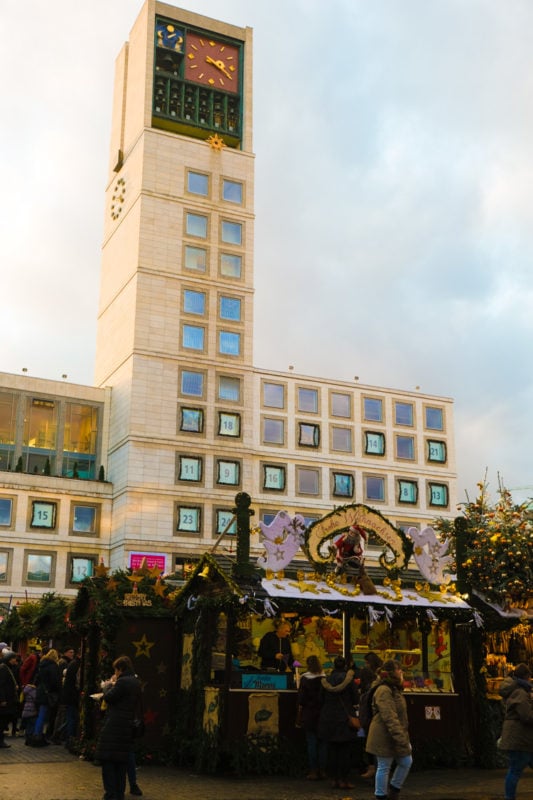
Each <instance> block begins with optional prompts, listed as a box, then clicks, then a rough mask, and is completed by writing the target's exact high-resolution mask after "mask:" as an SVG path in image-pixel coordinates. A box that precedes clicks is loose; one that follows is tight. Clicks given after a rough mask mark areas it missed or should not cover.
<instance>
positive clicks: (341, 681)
mask: <svg viewBox="0 0 533 800" xmlns="http://www.w3.org/2000/svg"><path fill="white" fill-rule="evenodd" d="M354 674H355V673H354V670H353V669H347V666H346V659H344V658H343V657H342V656H337V658H336V659H335V661H334V662H333V670H332V672H331V673H330V675H329V676H328V677H327V678H322V680H321V684H322V705H321V708H320V717H319V720H318V728H317V734H318V738H319V739H323V740H325V741H326V742H327V743H328V751H329V760H330V763H331V768H332V771H333V788H334V789H353V785H352V784H351V783H349V782H348V774H349V772H350V765H351V764H350V762H351V755H352V750H353V747H354V742H355V739H356V736H357V730H356V729H355V728H353V727H352V726H351V725H350V718H351V717H352V718H353V717H354V716H355V710H354V706H355V705H356V704H357V702H358V700H359V692H358V690H357V687H356V685H355V683H354Z"/></svg>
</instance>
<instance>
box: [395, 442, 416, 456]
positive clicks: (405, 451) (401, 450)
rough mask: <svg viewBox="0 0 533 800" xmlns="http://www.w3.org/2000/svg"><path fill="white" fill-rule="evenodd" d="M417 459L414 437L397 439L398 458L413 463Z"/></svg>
mask: <svg viewBox="0 0 533 800" xmlns="http://www.w3.org/2000/svg"><path fill="white" fill-rule="evenodd" d="M414 457H415V440H414V437H413V436H397V437H396V458H405V459H408V460H409V461H413V460H414Z"/></svg>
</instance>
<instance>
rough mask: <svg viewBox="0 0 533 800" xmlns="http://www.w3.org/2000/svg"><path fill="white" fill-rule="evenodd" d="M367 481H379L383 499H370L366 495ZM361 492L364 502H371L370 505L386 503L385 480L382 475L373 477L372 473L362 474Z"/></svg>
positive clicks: (367, 494)
mask: <svg viewBox="0 0 533 800" xmlns="http://www.w3.org/2000/svg"><path fill="white" fill-rule="evenodd" d="M369 480H377V481H381V485H382V486H383V497H371V496H370V495H369V493H368V481H369ZM363 492H364V498H365V499H364V502H372V503H386V502H387V480H386V478H385V476H384V475H375V474H373V473H364V474H363Z"/></svg>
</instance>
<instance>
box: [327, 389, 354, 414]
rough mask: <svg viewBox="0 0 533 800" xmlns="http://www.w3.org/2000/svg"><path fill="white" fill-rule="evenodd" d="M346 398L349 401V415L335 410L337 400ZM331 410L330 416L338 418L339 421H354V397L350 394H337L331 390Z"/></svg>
mask: <svg viewBox="0 0 533 800" xmlns="http://www.w3.org/2000/svg"><path fill="white" fill-rule="evenodd" d="M341 397H344V398H346V400H347V401H348V413H347V414H342V413H339V411H338V410H337V411H336V410H335V398H341ZM329 408H330V412H329V413H330V416H331V417H338V418H339V419H353V397H352V395H351V394H349V393H348V392H337V391H334V390H333V389H331V390H330V393H329Z"/></svg>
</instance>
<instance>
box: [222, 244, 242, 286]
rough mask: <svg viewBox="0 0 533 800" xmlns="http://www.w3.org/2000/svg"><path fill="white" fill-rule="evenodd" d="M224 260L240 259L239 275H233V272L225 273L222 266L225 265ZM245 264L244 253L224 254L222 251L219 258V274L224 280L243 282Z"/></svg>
mask: <svg viewBox="0 0 533 800" xmlns="http://www.w3.org/2000/svg"><path fill="white" fill-rule="evenodd" d="M224 259H238V261H239V267H240V268H239V274H238V275H236V274H233V273H231V272H227V271H224V269H223V268H222V264H223V261H224ZM243 262H244V256H243V254H242V253H226V252H222V251H221V252H220V253H219V258H218V274H219V275H220V277H221V278H223V279H224V280H226V279H227V280H231V281H242V279H243V272H244V270H243Z"/></svg>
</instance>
